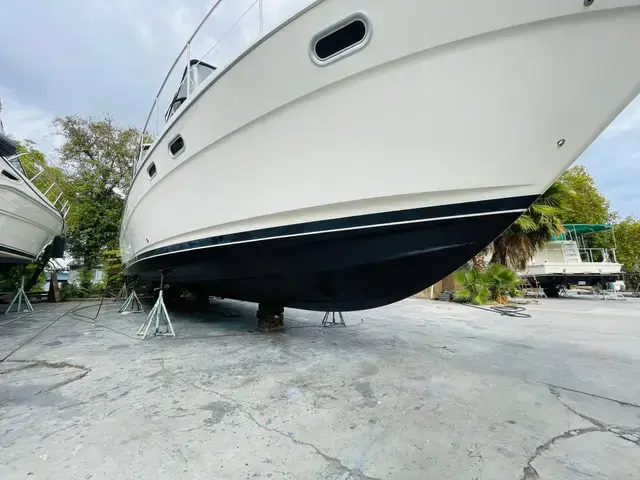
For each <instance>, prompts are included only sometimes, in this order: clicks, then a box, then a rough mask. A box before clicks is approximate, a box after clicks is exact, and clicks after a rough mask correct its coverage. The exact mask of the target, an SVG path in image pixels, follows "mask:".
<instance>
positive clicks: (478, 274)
mask: <svg viewBox="0 0 640 480" xmlns="http://www.w3.org/2000/svg"><path fill="white" fill-rule="evenodd" d="M454 277H455V279H456V283H458V284H459V285H460V287H461V288H459V289H458V290H456V291H455V292H453V296H454V298H455V299H456V300H459V301H461V302H465V303H471V304H473V305H483V304H485V303H487V302H488V301H489V300H490V299H491V292H490V291H489V284H488V282H487V278H486V276H485V274H484V272H482V271H480V270H478V269H477V268H468V267H463V268H461V269H459V270H457V271H456V272H455V273H454Z"/></svg>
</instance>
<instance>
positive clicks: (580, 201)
mask: <svg viewBox="0 0 640 480" xmlns="http://www.w3.org/2000/svg"><path fill="white" fill-rule="evenodd" d="M558 181H559V182H560V183H561V184H563V185H565V186H566V187H567V188H568V189H569V190H571V191H573V192H574V193H573V195H571V197H569V198H566V199H565V201H564V204H563V206H562V209H561V211H560V219H561V220H562V223H609V222H612V221H614V220H615V214H614V213H613V212H612V211H611V206H610V204H609V200H607V199H606V197H605V196H604V195H602V194H601V193H600V191H599V190H598V189H597V188H596V182H595V180H594V179H593V177H592V176H591V175H590V174H589V172H588V171H587V169H586V167H585V166H584V165H574V166H572V167H571V168H569V170H567V171H566V172H565V173H564V174H562V176H561V177H560V179H559V180H558Z"/></svg>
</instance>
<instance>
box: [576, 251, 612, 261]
mask: <svg viewBox="0 0 640 480" xmlns="http://www.w3.org/2000/svg"><path fill="white" fill-rule="evenodd" d="M578 250H579V252H580V259H581V260H582V261H583V262H591V263H595V262H598V263H618V259H617V258H616V249H615V248H579V249H578Z"/></svg>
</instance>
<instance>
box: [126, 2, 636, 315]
mask: <svg viewBox="0 0 640 480" xmlns="http://www.w3.org/2000/svg"><path fill="white" fill-rule="evenodd" d="M221 3H226V4H229V2H228V1H227V2H220V1H218V2H216V3H215V4H214V6H213V8H212V11H211V12H209V14H208V15H207V16H206V18H205V20H204V21H203V24H202V25H201V26H200V27H198V29H197V30H196V32H195V33H194V36H193V37H192V38H191V39H190V40H189V42H188V43H187V44H186V45H185V47H184V48H183V50H182V53H181V56H180V57H179V59H178V60H176V62H175V63H174V66H173V67H172V69H171V71H170V73H169V74H168V75H167V78H166V79H165V81H164V82H163V84H162V87H161V89H160V91H159V93H158V94H157V95H156V100H155V102H154V106H153V109H152V111H151V113H150V114H149V117H148V120H147V125H146V127H145V136H144V138H146V139H148V138H152V139H153V141H152V142H149V143H148V142H146V141H145V143H142V144H141V149H140V157H139V160H138V162H137V165H136V168H135V175H134V178H133V182H132V184H131V188H130V191H129V193H128V198H127V201H126V205H125V210H124V215H123V219H122V226H121V234H120V244H121V253H122V256H123V261H124V263H125V273H126V274H127V275H139V276H142V277H147V278H156V279H157V278H158V276H159V274H158V272H159V271H160V270H164V271H165V273H166V277H165V278H166V280H167V281H168V282H171V283H177V284H184V285H186V286H189V287H190V288H192V289H193V290H197V291H200V292H204V293H206V294H211V295H219V296H224V297H230V298H237V299H242V300H249V301H254V302H259V303H261V304H264V305H277V306H293V307H299V308H305V309H312V310H357V309H363V308H371V307H376V306H379V305H384V304H388V303H391V302H394V301H397V300H400V299H402V298H405V297H407V296H409V295H412V294H414V293H416V292H418V291H420V290H422V289H423V288H424V287H425V286H428V285H431V284H433V283H434V282H435V281H437V280H438V279H440V278H443V277H444V276H446V275H447V274H448V273H450V272H451V271H453V270H454V269H456V268H457V267H459V266H460V265H461V264H463V263H464V262H465V261H467V260H468V259H469V258H471V257H472V256H473V255H474V254H476V253H477V252H479V251H480V250H481V249H482V248H483V247H485V246H486V245H487V244H488V243H489V242H490V241H491V240H493V239H494V238H495V237H496V236H497V235H499V234H500V233H501V232H502V231H503V229H505V228H506V227H507V226H508V225H510V224H511V223H512V222H513V221H514V220H515V219H516V218H517V217H518V216H519V215H520V214H521V213H522V212H523V211H524V210H525V209H526V208H527V207H529V206H530V205H531V203H532V202H533V201H534V200H535V199H536V198H537V196H538V195H540V194H541V193H542V192H544V191H545V189H546V188H547V187H548V186H549V185H550V184H551V183H552V182H553V181H554V180H555V179H556V178H557V177H558V176H559V175H560V174H561V173H562V172H563V171H564V170H565V169H566V168H567V167H568V166H569V165H571V164H572V163H573V162H574V161H575V160H576V159H577V158H578V156H579V155H580V154H581V153H582V152H583V151H584V150H585V149H586V148H587V147H588V146H589V145H590V144H591V142H593V140H594V139H595V138H596V137H597V136H598V135H599V134H600V133H601V132H602V131H603V130H604V129H605V128H606V127H607V126H608V125H609V124H610V122H611V121H612V120H613V119H614V118H615V117H616V116H617V115H618V114H619V113H620V112H621V111H622V110H623V109H624V108H625V106H626V105H628V104H629V103H630V102H631V101H632V100H633V99H634V98H635V97H636V96H637V95H638V94H639V93H640V62H639V61H638V53H637V46H638V45H640V0H607V1H602V0H595V1H594V0H537V1H532V2H521V1H513V0H487V1H484V2H468V1H441V0H422V1H417V0H397V1H394V2H390V1H387V0H323V1H315V2H314V3H312V4H310V5H309V6H308V7H307V8H305V9H303V10H302V11H300V12H299V13H297V14H295V15H294V16H292V17H291V18H289V19H287V20H286V21H284V22H282V23H281V24H279V25H277V26H275V27H274V28H273V29H271V30H268V29H264V22H263V16H262V8H266V7H267V6H268V3H269V0H256V1H255V2H254V3H253V4H252V6H251V7H250V11H248V13H247V12H244V13H243V16H242V17H240V19H238V20H237V21H236V22H235V23H233V25H236V24H238V26H236V27H235V29H236V30H238V29H239V28H240V27H239V25H243V24H244V23H245V20H246V19H247V18H254V19H257V20H256V24H257V25H258V29H259V31H260V35H258V36H257V37H256V39H255V41H252V43H251V44H250V45H249V46H248V47H247V48H246V49H244V50H243V51H242V52H241V53H239V54H238V55H235V56H232V57H230V58H231V59H230V60H228V61H223V60H220V61H216V58H217V57H215V52H218V51H219V50H220V49H222V48H223V47H224V42H222V44H218V43H215V42H214V40H213V39H214V38H218V39H226V38H230V36H232V35H233V34H234V30H233V27H232V28H231V29H229V30H224V31H223V30H219V31H218V32H217V34H216V35H212V34H210V32H207V33H205V34H203V32H205V31H206V29H207V28H208V26H209V25H210V24H212V25H213V27H211V28H215V25H216V22H217V23H218V24H219V23H220V22H221V21H222V20H221V19H222V17H223V15H222V14H220V15H211V13H212V12H215V11H216V9H217V8H218V7H219V6H220V5H221ZM263 4H264V5H263ZM227 11H229V10H228V9H227ZM231 20H232V21H233V20H236V19H231ZM260 29H263V30H264V31H262V30H260ZM242 31H243V33H244V32H245V31H246V25H245V26H244V27H242ZM199 40H202V41H209V42H211V44H210V45H208V47H211V49H207V48H206V47H205V48H202V49H201V50H202V51H203V52H209V51H212V52H213V53H212V54H206V55H202V56H197V58H196V55H195V54H194V52H196V51H199V49H198V48H197V45H196V44H197V42H198V41H199ZM220 58H222V57H220ZM176 72H178V74H181V77H177V78H174V77H175V75H176ZM172 76H173V77H172ZM168 90H169V91H170V94H169V95H168V100H167V101H165V100H163V98H166V97H167V95H166V92H167V91H168ZM154 126H155V128H154Z"/></svg>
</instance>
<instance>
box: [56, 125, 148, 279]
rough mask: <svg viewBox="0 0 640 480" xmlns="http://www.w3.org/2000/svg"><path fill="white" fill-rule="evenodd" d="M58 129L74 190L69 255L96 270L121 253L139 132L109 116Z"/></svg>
mask: <svg viewBox="0 0 640 480" xmlns="http://www.w3.org/2000/svg"><path fill="white" fill-rule="evenodd" d="M53 125H54V127H55V128H56V129H57V132H58V133H59V134H60V135H61V136H62V137H64V143H63V144H62V146H61V147H60V149H59V151H58V154H59V158H60V162H61V164H62V166H63V167H64V168H65V170H66V172H67V174H68V176H69V178H70V183H71V185H72V188H71V191H72V199H73V206H72V209H71V211H70V212H69V215H68V217H67V223H68V228H69V233H68V251H69V253H70V255H71V256H72V257H73V258H74V259H75V260H76V261H77V262H78V263H80V264H82V265H84V267H85V268H92V267H97V266H100V265H101V264H102V263H103V262H104V254H105V252H107V251H111V250H116V249H117V247H118V232H119V227H120V218H121V216H122V210H123V207H124V199H125V196H126V193H127V190H128V188H129V182H130V180H131V172H132V168H133V164H134V161H135V159H136V157H137V152H138V145H139V140H140V131H139V130H137V129H135V128H131V127H128V128H126V127H121V126H119V125H116V123H115V122H114V120H113V119H112V118H111V117H110V116H108V115H107V116H105V117H103V118H101V119H97V120H96V119H91V118H88V119H85V118H80V117H77V116H67V117H58V118H56V119H55V120H54V122H53Z"/></svg>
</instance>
